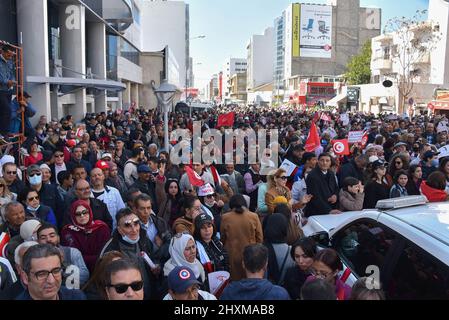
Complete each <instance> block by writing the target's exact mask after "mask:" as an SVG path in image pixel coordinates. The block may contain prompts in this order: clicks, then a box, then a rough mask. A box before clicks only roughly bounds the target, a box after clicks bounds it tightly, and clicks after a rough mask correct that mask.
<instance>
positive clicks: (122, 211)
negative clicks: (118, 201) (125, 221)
mask: <svg viewBox="0 0 449 320" xmlns="http://www.w3.org/2000/svg"><path fill="white" fill-rule="evenodd" d="M132 214H135V213H134V211H132V210H131V209H130V208H123V209H120V210H119V211H118V212H117V214H116V216H115V219H116V221H117V224H119V222H120V220H121V219H122V218H123V217H126V216H129V215H132Z"/></svg>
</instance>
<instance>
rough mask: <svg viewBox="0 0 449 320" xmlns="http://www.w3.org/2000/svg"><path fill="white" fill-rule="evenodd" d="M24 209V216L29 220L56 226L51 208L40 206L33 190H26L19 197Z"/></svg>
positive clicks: (36, 194) (37, 196)
mask: <svg viewBox="0 0 449 320" xmlns="http://www.w3.org/2000/svg"><path fill="white" fill-rule="evenodd" d="M19 199H20V200H21V201H22V203H23V205H24V207H25V214H26V216H27V217H29V218H35V219H39V220H40V221H42V222H48V223H51V224H52V225H54V226H56V225H57V222H56V217H55V214H54V212H53V210H52V208H50V207H48V206H46V205H41V203H40V200H39V195H38V193H37V192H36V191H35V190H32V189H26V190H25V191H24V192H23V193H22V195H20V196H19Z"/></svg>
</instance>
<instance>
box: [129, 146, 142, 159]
mask: <svg viewBox="0 0 449 320" xmlns="http://www.w3.org/2000/svg"><path fill="white" fill-rule="evenodd" d="M142 151H145V150H143V148H142V147H137V148H134V149H132V151H131V152H132V154H131V157H132V158H135V157H137V156H138V155H139V154H140V153H141V152H142Z"/></svg>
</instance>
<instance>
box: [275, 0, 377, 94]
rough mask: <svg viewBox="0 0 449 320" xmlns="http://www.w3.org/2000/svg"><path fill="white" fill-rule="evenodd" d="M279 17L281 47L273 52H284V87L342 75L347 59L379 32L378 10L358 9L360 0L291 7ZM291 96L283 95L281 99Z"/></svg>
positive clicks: (295, 4)
mask: <svg viewBox="0 0 449 320" xmlns="http://www.w3.org/2000/svg"><path fill="white" fill-rule="evenodd" d="M282 16H283V20H284V35H283V36H284V44H285V45H284V48H278V49H277V52H278V54H279V55H280V54H281V53H282V52H284V75H283V76H284V83H286V82H287V81H288V79H289V78H290V77H295V76H298V75H299V76H303V75H332V76H338V75H342V74H343V73H344V72H345V70H346V65H347V63H348V61H349V60H350V58H352V57H353V56H354V55H357V54H358V53H359V52H360V50H361V48H362V46H363V45H364V44H365V43H366V42H367V41H369V40H370V39H371V38H373V37H375V36H378V35H379V34H380V29H381V9H376V8H363V7H360V0H330V1H328V4H327V5H321V4H300V3H293V4H291V5H290V6H289V7H288V8H287V9H286V10H285V11H284V12H283V15H282ZM276 23H277V24H279V23H280V21H279V19H277V20H276ZM280 29H281V28H280V27H279V30H280ZM280 60H281V59H280V58H277V60H276V62H277V63H278V62H279V61H280ZM277 71H278V70H277ZM278 72H279V71H278ZM274 78H276V70H275V74H274ZM294 94H295V92H287V91H286V92H285V96H284V99H285V100H287V99H288V97H289V96H291V95H294Z"/></svg>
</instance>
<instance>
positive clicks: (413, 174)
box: [407, 164, 422, 196]
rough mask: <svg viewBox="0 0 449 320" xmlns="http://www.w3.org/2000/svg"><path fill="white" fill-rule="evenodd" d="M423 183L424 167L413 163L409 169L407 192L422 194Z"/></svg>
mask: <svg viewBox="0 0 449 320" xmlns="http://www.w3.org/2000/svg"><path fill="white" fill-rule="evenodd" d="M421 183H422V169H421V166H419V165H416V164H414V165H411V166H410V168H409V169H408V181H407V193H408V194H409V195H414V196H415V195H420V194H421V192H420V191H419V190H420V188H421Z"/></svg>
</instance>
